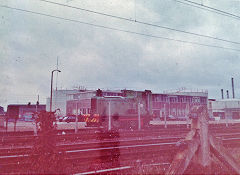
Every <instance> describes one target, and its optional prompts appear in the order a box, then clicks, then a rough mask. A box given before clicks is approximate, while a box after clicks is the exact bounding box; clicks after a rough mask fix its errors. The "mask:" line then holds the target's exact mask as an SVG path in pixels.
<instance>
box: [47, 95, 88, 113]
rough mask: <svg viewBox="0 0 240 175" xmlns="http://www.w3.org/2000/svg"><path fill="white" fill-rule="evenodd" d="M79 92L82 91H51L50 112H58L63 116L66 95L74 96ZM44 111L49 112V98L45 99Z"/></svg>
mask: <svg viewBox="0 0 240 175" xmlns="http://www.w3.org/2000/svg"><path fill="white" fill-rule="evenodd" d="M80 91H82V90H57V91H56V90H53V96H52V111H55V110H59V113H60V115H63V116H65V115H66V104H67V100H68V95H70V94H76V93H78V92H80ZM83 91H84V90H83ZM46 110H47V111H50V98H47V102H46Z"/></svg>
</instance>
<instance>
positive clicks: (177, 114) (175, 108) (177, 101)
mask: <svg viewBox="0 0 240 175" xmlns="http://www.w3.org/2000/svg"><path fill="white" fill-rule="evenodd" d="M207 101H208V92H207V91H199V92H197V91H196V92H187V91H185V92H171V93H163V94H153V97H152V106H153V109H152V110H153V113H154V115H155V116H157V117H159V118H163V117H164V115H166V116H173V117H174V118H186V117H187V115H188V113H189V111H190V109H191V108H192V106H194V105H206V106H207Z"/></svg>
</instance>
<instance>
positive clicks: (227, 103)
mask: <svg viewBox="0 0 240 175" xmlns="http://www.w3.org/2000/svg"><path fill="white" fill-rule="evenodd" d="M208 110H209V115H210V117H215V118H219V119H240V99H236V98H234V99H221V100H215V99H209V100H208Z"/></svg>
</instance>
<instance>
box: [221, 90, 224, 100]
mask: <svg viewBox="0 0 240 175" xmlns="http://www.w3.org/2000/svg"><path fill="white" fill-rule="evenodd" d="M221 94H222V99H224V96H223V89H221Z"/></svg>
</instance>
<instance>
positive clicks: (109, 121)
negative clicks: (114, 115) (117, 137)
mask: <svg viewBox="0 0 240 175" xmlns="http://www.w3.org/2000/svg"><path fill="white" fill-rule="evenodd" d="M110 130H111V100H110V101H109V102H108V131H110Z"/></svg>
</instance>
